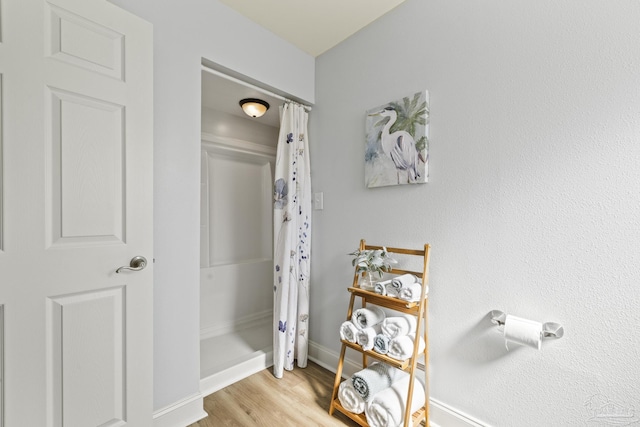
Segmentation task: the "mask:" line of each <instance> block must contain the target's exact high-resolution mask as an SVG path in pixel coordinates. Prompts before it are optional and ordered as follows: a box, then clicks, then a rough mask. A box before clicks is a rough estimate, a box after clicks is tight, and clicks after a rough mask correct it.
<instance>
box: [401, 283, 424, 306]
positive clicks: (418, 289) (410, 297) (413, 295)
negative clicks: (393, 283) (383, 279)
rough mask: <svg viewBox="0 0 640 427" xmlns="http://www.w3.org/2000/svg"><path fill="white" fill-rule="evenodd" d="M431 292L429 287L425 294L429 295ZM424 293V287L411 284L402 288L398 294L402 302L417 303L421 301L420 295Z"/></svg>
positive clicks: (418, 284)
mask: <svg viewBox="0 0 640 427" xmlns="http://www.w3.org/2000/svg"><path fill="white" fill-rule="evenodd" d="M427 292H429V286H428V285H427V289H425V291H424V294H425V296H426V295H427ZM421 293H422V285H421V284H420V283H418V282H415V283H411V284H409V285H405V286H403V287H402V288H400V292H398V298H400V299H401V300H405V301H409V302H415V301H420V294H421Z"/></svg>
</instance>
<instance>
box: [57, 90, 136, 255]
mask: <svg viewBox="0 0 640 427" xmlns="http://www.w3.org/2000/svg"><path fill="white" fill-rule="evenodd" d="M49 92H50V96H51V103H50V106H51V111H50V115H51V119H50V121H51V129H50V132H51V137H50V143H51V148H50V154H51V157H50V158H47V159H46V161H47V163H50V170H51V187H52V194H51V200H47V202H48V203H50V204H51V215H52V218H51V223H50V224H51V225H52V227H53V229H52V230H51V236H52V243H53V244H54V245H55V244H59V243H64V242H83V241H85V242H94V243H95V242H123V241H124V239H123V236H124V234H123V233H124V226H125V224H124V218H123V214H124V212H125V209H124V208H125V201H124V187H123V184H124V182H123V181H124V149H125V145H124V132H123V130H124V126H123V125H124V123H123V121H124V107H123V106H122V105H117V104H113V103H110V102H107V101H103V100H98V99H93V98H89V97H86V96H82V95H78V94H75V93H70V92H64V91H60V90H58V89H50V90H49Z"/></svg>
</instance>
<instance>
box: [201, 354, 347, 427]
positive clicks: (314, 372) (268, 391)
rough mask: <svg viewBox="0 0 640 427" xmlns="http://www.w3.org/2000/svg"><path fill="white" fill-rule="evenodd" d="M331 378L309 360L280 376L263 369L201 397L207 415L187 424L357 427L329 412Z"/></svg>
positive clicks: (325, 371)
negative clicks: (302, 367)
mask: <svg viewBox="0 0 640 427" xmlns="http://www.w3.org/2000/svg"><path fill="white" fill-rule="evenodd" d="M334 379H335V374H334V373H333V372H330V371H328V370H326V369H324V368H322V367H320V366H318V365H316V364H315V363H313V362H309V363H308V366H307V367H306V368H305V369H301V368H297V367H296V368H295V369H294V370H293V371H285V372H284V377H283V378H282V379H276V378H275V377H274V376H273V374H272V368H269V369H265V370H263V371H260V372H258V373H257V374H254V375H252V376H250V377H248V378H245V379H244V380H242V381H239V382H237V383H235V384H232V385H230V386H229V387H226V388H224V389H222V390H220V391H217V392H215V393H213V394H211V395H209V396H207V397H205V399H204V409H205V411H207V413H208V414H209V416H208V417H207V418H205V419H203V420H200V421H198V422H197V423H195V424H191V425H190V426H189V427H249V426H261V427H313V426H322V427H325V426H326V427H334V426H336V427H344V426H349V427H357V426H358V424H356V423H355V422H353V421H352V420H350V419H349V418H347V417H345V416H344V415H343V414H341V413H339V412H338V411H335V413H334V415H333V416H330V415H329V401H330V399H331V392H332V388H333V381H334Z"/></svg>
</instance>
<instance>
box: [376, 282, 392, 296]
mask: <svg viewBox="0 0 640 427" xmlns="http://www.w3.org/2000/svg"><path fill="white" fill-rule="evenodd" d="M390 284H391V279H389V280H383V281H382V282H376V283H374V284H373V292H375V293H376V294H380V295H386V294H387V285H390Z"/></svg>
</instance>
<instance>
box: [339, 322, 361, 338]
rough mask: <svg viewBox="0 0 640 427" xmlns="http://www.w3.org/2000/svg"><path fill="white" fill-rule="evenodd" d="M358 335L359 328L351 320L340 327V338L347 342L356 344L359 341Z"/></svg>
mask: <svg viewBox="0 0 640 427" xmlns="http://www.w3.org/2000/svg"><path fill="white" fill-rule="evenodd" d="M357 333H358V328H356V325H354V324H353V322H351V321H350V320H347V321H346V322H343V323H342V325H340V338H341V339H343V340H345V341H349V342H352V343H355V342H356V339H357V337H356V334H357Z"/></svg>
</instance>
